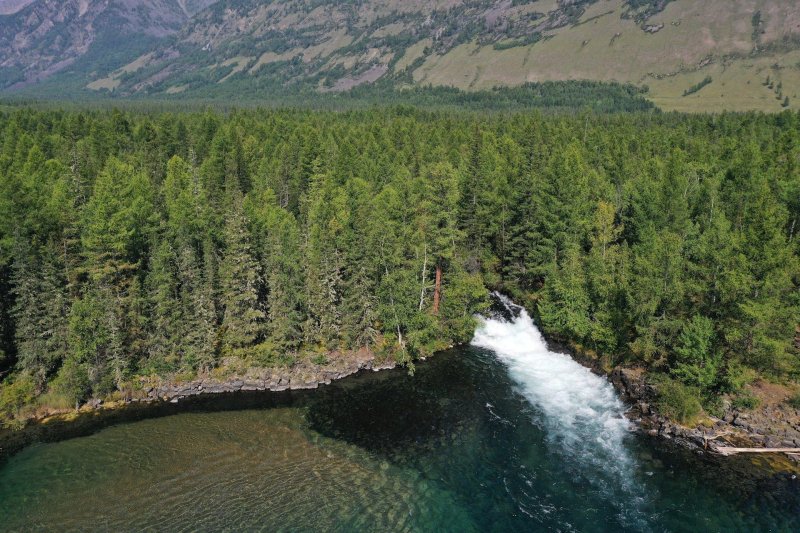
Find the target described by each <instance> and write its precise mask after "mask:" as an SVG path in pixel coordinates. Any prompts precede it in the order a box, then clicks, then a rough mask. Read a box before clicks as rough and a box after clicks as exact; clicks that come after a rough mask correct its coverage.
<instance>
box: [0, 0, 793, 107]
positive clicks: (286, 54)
mask: <svg viewBox="0 0 800 533" xmlns="http://www.w3.org/2000/svg"><path fill="white" fill-rule="evenodd" d="M132 3H134V4H136V3H135V2H131V1H130V0H81V1H78V0H68V1H67V2H66V3H65V4H66V5H67V6H68V8H69V9H72V11H71V12H74V10H75V7H76V6H79V7H81V6H82V7H83V9H84V14H83V15H81V16H80V17H72V18H70V17H68V16H62V19H63V20H61V19H58V20H56V22H57V23H56V22H54V23H53V28H52V29H48V30H47V31H42V29H41V28H42V26H41V25H39V26H35V27H34V26H33V25H27V26H26V25H25V24H23V23H22V22H20V21H23V20H28V19H30V13H34V12H36V11H37V9H44V8H43V6H51V7H52V5H53V4H54V3H53V2H52V1H51V0H33V2H32V3H31V4H29V5H27V6H25V7H23V8H22V9H21V10H19V11H18V12H16V13H15V14H13V15H6V16H0V45H3V44H5V43H6V42H9V39H8V37H7V35H8V34H9V32H8V31H7V30H3V29H2V28H4V27H7V26H13V25H10V24H9V22H13V23H14V24H15V25H16V26H13V27H14V28H17V29H18V31H17V32H16V33H15V34H14V35H15V36H16V38H17V39H19V38H20V37H19V36H20V35H22V36H23V37H27V38H28V39H29V41H31V42H30V45H29V46H28V47H27V48H25V47H22V48H23V50H22V51H21V52H20V51H19V49H20V47H19V46H18V47H17V48H13V47H12V49H13V50H16V52H14V51H12V52H8V51H7V52H5V53H0V69H1V70H0V87H4V91H5V92H9V91H19V90H27V91H33V92H34V93H36V92H39V93H40V94H48V93H47V91H48V89H49V90H50V91H51V93H52V92H62V91H63V88H64V87H69V91H70V92H72V93H82V94H84V95H87V94H93V93H92V91H94V94H95V95H98V96H99V95H105V96H114V97H153V96H159V97H168V98H187V97H192V96H194V97H207V98H225V99H231V98H233V99H237V98H253V99H268V98H270V96H271V95H275V94H278V93H296V92H298V91H300V90H306V91H309V90H310V91H313V92H318V93H325V92H342V91H348V90H350V89H352V88H354V87H357V86H360V85H369V84H375V83H377V82H380V83H381V84H384V85H386V86H391V87H395V88H403V87H409V86H415V85H416V86H424V85H433V86H453V87H457V88H460V89H464V90H467V91H470V90H480V89H491V88H493V87H497V86H510V87H514V86H520V85H523V84H525V83H529V82H540V81H564V80H593V81H607V82H619V83H630V84H634V85H637V86H639V87H647V88H648V89H649V97H650V99H651V100H652V101H654V102H655V103H656V104H657V105H659V106H661V107H663V108H665V109H678V110H683V111H695V110H700V111H702V110H722V109H732V110H749V109H755V110H763V111H779V110H781V109H784V108H786V107H790V108H794V107H795V104H796V102H795V98H796V96H797V94H796V93H797V91H798V89H800V9H798V8H797V7H794V6H791V5H787V3H785V2H781V1H779V0H734V1H730V2H729V1H723V0H709V1H707V2H691V1H689V0H534V1H528V0H502V1H485V0H483V1H481V0H435V1H433V2H422V1H419V0H411V1H408V2H399V1H397V0H355V1H351V2H335V1H331V0H279V1H273V2H262V1H257V0H219V1H214V0H200V1H194V2H192V1H190V0H147V2H146V3H145V4H144V5H142V4H141V3H138V4H139V5H138V7H135V8H134V7H132V6H131V4H132ZM51 11H52V9H51ZM66 11H68V10H66ZM66 11H65V12H66ZM134 15H135V16H134ZM26 16H27V17H28V19H25V17H26ZM42 17H44V15H42ZM98 17H99V19H98ZM103 17H105V18H103ZM97 20H100V21H101V22H102V21H103V20H109V21H110V22H111V24H110V27H112V28H118V30H115V31H116V33H115V35H114V38H113V39H108V38H106V39H105V40H104V39H103V36H102V35H101V34H99V33H97V31H96V27H95V25H94V21H97ZM59 21H60V22H59ZM86 21H91V22H92V24H87V23H86ZM79 22H80V23H79ZM59 24H60V26H59ZM61 27H63V28H67V30H69V31H67V34H68V35H72V36H73V37H72V40H71V41H69V40H66V39H61V40H58V39H53V38H52V37H49V35H50V34H51V33H52V32H53V31H57V30H58V28H61ZM75 28H80V29H82V31H83V33H81V32H80V31H78V30H76V29H75ZM92 29H94V30H95V34H91V30H92ZM36 31H39V33H41V36H40V37H39V38H38V39H37V37H36V36H37V35H39V34H37V33H36ZM70 32H71V33H70ZM137 32H139V34H140V35H141V34H144V35H145V38H144V39H142V38H136V39H134V38H132V37H131V35H133V34H136V33H137ZM74 34H77V35H74ZM48 39H49V41H48ZM23 41H24V39H23ZM40 41H44V42H48V43H55V44H52V46H51V48H52V47H55V49H56V50H63V52H62V54H61V55H58V54H55V53H52V54H50V55H49V56H47V55H45V54H43V53H42V52H41V50H43V49H45V50H47V49H48V48H47V47H43V46H42V45H41V43H40ZM59 43H60V44H61V47H60V48H59V46H58V44H59ZM96 43H106V44H103V46H104V47H105V51H106V53H104V54H102V56H101V57H100V58H98V57H93V56H92V52H94V55H95V56H97V52H96V48H97V47H98V45H97V44H96ZM109 43H110V44H109ZM14 54H16V55H14ZM26 54H27V55H26ZM31 56H34V57H33V58H32V57H31ZM31 59H36V60H37V61H38V62H37V61H31ZM43 59H50V63H48V62H47V61H43ZM56 59H58V61H56ZM64 61H66V63H64ZM23 63H25V64H31V65H33V66H31V67H28V68H27V70H26V69H25V68H24V67H22V66H21V65H22V64H23ZM20 69H22V70H20ZM14 76H16V78H14ZM707 79H708V80H709V81H705V80H707ZM40 82H44V83H40ZM701 82H702V83H701ZM698 85H701V86H700V87H699V88H698V89H696V90H690V89H692V88H693V87H696V86H698Z"/></svg>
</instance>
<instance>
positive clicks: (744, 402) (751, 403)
mask: <svg viewBox="0 0 800 533" xmlns="http://www.w3.org/2000/svg"><path fill="white" fill-rule="evenodd" d="M760 404H761V400H759V399H758V398H757V397H756V396H754V395H753V394H752V393H750V392H744V393H742V394H739V395H738V396H736V397H735V398H734V399H733V401H732V402H731V405H732V406H733V407H734V408H735V409H739V410H744V409H748V410H749V409H755V408H756V407H758V406H759V405H760Z"/></svg>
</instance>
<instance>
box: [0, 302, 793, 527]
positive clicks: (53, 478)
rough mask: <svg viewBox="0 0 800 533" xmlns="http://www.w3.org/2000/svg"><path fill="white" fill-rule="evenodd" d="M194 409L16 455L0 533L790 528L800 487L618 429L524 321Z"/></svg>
mask: <svg viewBox="0 0 800 533" xmlns="http://www.w3.org/2000/svg"><path fill="white" fill-rule="evenodd" d="M203 405H204V406H203V407H202V408H203V409H206V411H197V410H193V411H191V412H186V413H183V414H177V415H171V416H164V417H160V418H152V419H148V420H144V421H139V422H133V423H129V424H122V425H118V426H114V427H110V428H107V429H104V430H102V431H99V432H97V433H95V434H93V435H90V436H88V437H81V438H75V439H70V440H66V441H62V442H58V443H52V444H39V445H35V446H32V447H29V448H27V449H26V450H24V451H23V452H21V453H19V454H17V455H16V456H14V457H12V458H11V459H10V460H8V461H7V462H6V463H5V464H3V465H2V466H0V530H9V531H13V530H47V531H142V530H145V531H224V530H228V531H240V530H248V531H249V530H261V531H437V532H438V531H454V532H455V531H457V532H466V531H498V532H505V531H581V532H583V531H587V532H593V531H687V532H695V531H725V532H729V531H798V530H800V488H799V487H798V481H797V480H792V479H791V477H790V476H789V475H782V474H777V475H766V474H759V475H756V474H754V471H753V469H752V468H751V467H750V464H749V463H748V460H749V459H747V458H741V459H736V460H734V461H727V462H725V467H724V468H720V467H719V465H716V464H715V463H713V462H709V460H707V459H699V458H696V457H694V456H692V455H691V454H689V453H687V452H684V451H682V450H679V449H674V448H672V447H669V446H665V445H664V444H663V443H660V442H658V441H655V440H651V439H646V438H643V437H641V436H637V435H635V434H632V433H630V432H629V431H628V427H627V423H626V422H625V420H624V419H623V418H622V416H621V415H622V412H623V411H624V406H623V405H622V404H621V403H620V402H619V401H618V400H617V398H616V397H615V395H614V393H613V390H612V389H611V387H610V386H609V385H608V384H607V383H606V382H605V381H604V380H603V379H601V378H598V377H596V376H594V375H592V374H591V373H589V372H588V371H587V370H586V369H584V368H582V367H580V366H579V365H577V364H576V363H574V362H573V361H572V360H571V359H569V358H568V357H567V356H564V355H560V354H554V353H552V352H549V351H548V350H547V347H546V345H545V344H544V342H543V341H542V339H541V337H540V336H539V334H538V332H537V330H536V329H535V328H534V327H533V325H532V323H531V322H530V320H529V319H528V318H527V316H525V315H520V316H518V317H517V318H515V319H513V320H511V321H503V320H500V319H496V320H490V321H487V322H486V323H484V324H483V326H482V327H481V328H480V329H479V330H478V331H477V332H476V338H475V341H474V344H473V345H472V346H469V347H463V348H459V349H456V350H451V351H450V352H447V353H444V354H440V355H437V356H436V357H435V358H433V359H431V360H430V361H427V362H425V363H422V364H420V365H418V367H417V372H416V374H415V375H414V376H413V377H411V376H408V375H407V374H406V373H405V372H404V371H403V370H395V371H389V372H380V373H366V374H362V375H359V376H356V377H354V378H349V379H346V380H344V381H342V382H339V383H336V384H334V385H332V386H329V387H323V388H321V389H320V390H318V391H314V392H311V393H290V394H284V395H277V396H276V395H268V394H247V395H239V396H234V397H229V398H226V399H218V400H216V401H214V402H213V403H212V404H203ZM209 409H213V410H209Z"/></svg>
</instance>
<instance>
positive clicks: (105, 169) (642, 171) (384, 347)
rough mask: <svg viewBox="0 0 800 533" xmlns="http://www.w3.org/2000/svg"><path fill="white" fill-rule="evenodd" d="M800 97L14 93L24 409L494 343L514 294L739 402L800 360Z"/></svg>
mask: <svg viewBox="0 0 800 533" xmlns="http://www.w3.org/2000/svg"><path fill="white" fill-rule="evenodd" d="M798 233H800V117H798V115H797V114H794V113H790V112H784V113H782V114H780V115H776V116H764V115H755V114H750V115H736V114H734V115H725V114H723V115H719V116H685V115H671V114H652V113H641V114H627V115H599V114H593V113H589V112H586V113H580V114H570V115H557V116H553V115H542V114H536V113H515V114H506V115H502V114H495V115H485V114H478V113H476V114H469V113H460V114H454V113H449V112H446V111H419V110H413V109H411V108H405V107H395V108H385V109H375V110H361V111H350V112H344V113H334V112H312V111H301V110H247V111H232V112H230V113H227V114H223V113H218V112H215V111H205V112H188V113H159V114H148V113H146V112H135V111H127V112H125V111H118V110H116V111H111V110H95V111H56V110H33V109H25V108H20V109H8V110H6V111H3V112H2V114H0V328H2V329H0V379H2V382H1V383H0V417H2V418H3V419H4V420H5V422H6V423H13V422H14V420H18V419H20V418H21V417H23V416H24V415H25V412H26V409H30V408H32V406H35V405H44V404H54V405H75V404H79V403H82V402H84V401H86V400H87V399H89V398H92V397H97V398H103V397H107V396H109V395H113V394H118V393H120V392H124V391H126V390H129V389H130V388H131V387H135V386H136V383H137V380H138V379H139V378H140V377H141V376H173V377H176V376H177V377H180V376H184V377H187V378H188V377H191V376H194V375H196V374H198V373H199V374H203V373H207V372H209V371H212V370H213V369H215V368H218V367H220V366H221V365H224V364H228V363H227V362H230V361H237V362H238V364H242V365H250V366H260V367H272V366H288V365H292V364H293V362H295V361H298V360H317V359H319V358H324V357H326V356H328V355H330V354H334V353H341V352H347V351H352V350H357V349H361V348H366V349H369V350H371V351H373V352H375V353H380V354H384V355H385V356H386V357H393V358H395V359H396V360H398V361H401V362H405V363H408V364H411V363H412V361H413V360H414V359H416V358H418V357H421V356H427V355H430V354H431V353H433V352H434V351H436V350H440V349H443V348H446V347H447V346H449V345H451V344H454V343H460V342H466V341H469V339H470V338H471V336H472V333H473V331H474V327H475V318H474V316H475V315H476V314H477V313H481V312H483V311H485V310H486V309H487V308H488V306H489V304H490V299H489V292H490V290H500V291H503V292H505V293H508V294H510V295H512V296H513V297H514V298H515V299H516V300H517V301H519V302H521V303H524V304H525V305H526V306H527V307H528V308H529V309H531V310H532V311H533V314H534V316H535V317H536V318H537V320H538V321H539V322H540V324H541V326H542V328H543V330H544V331H545V332H546V333H547V334H548V335H549V336H550V337H551V338H552V339H557V340H560V341H562V342H565V343H568V344H572V345H574V346H579V347H581V348H582V349H583V350H585V351H588V352H593V353H596V354H600V355H601V356H602V357H604V358H606V359H607V360H608V361H609V362H610V363H611V364H618V363H622V362H627V363H639V364H641V365H642V366H644V367H646V368H647V369H649V370H650V371H651V372H652V373H653V375H658V376H662V377H663V378H664V379H668V380H669V381H670V383H672V384H673V385H674V387H677V388H678V389H680V391H682V392H687V393H689V394H690V395H692V396H694V397H696V398H698V399H700V401H702V402H703V403H704V405H705V406H706V407H707V409H713V408H714V401H715V398H717V397H718V396H719V394H720V393H732V394H735V393H736V392H737V391H738V390H741V388H742V387H743V386H744V385H745V384H746V383H747V382H748V381H750V380H752V379H754V378H755V377H756V376H758V375H763V376H769V377H772V378H775V379H788V380H791V379H796V378H797V377H798V376H800V359H799V358H798V357H800V353H799V352H798V341H797V336H798V335H800V334H798V333H797V329H796V328H797V327H798V323H800V260H799V256H800V237H798Z"/></svg>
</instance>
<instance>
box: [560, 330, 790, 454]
mask: <svg viewBox="0 0 800 533" xmlns="http://www.w3.org/2000/svg"><path fill="white" fill-rule="evenodd" d="M552 345H553V348H554V349H555V350H557V351H558V350H560V351H565V352H567V353H569V354H570V356H572V358H573V359H575V361H577V362H579V363H581V364H582V365H584V366H586V367H588V368H590V369H591V370H592V371H593V372H595V373H596V374H599V375H603V376H606V377H607V378H608V380H609V381H610V382H611V384H612V385H613V386H614V388H615V389H616V391H617V393H618V394H619V395H620V397H621V398H622V400H623V401H624V402H625V403H626V404H627V405H628V406H629V409H628V411H627V412H626V416H627V417H628V418H629V419H630V420H631V422H633V424H634V427H635V428H636V429H637V430H638V431H641V432H643V433H646V434H647V435H649V436H651V437H656V438H660V439H665V440H668V441H672V442H674V443H675V444H677V445H679V446H682V447H684V448H688V449H690V450H693V451H696V452H698V453H704V454H709V453H710V454H715V455H718V454H719V453H720V448H722V447H729V446H730V447H741V448H800V410H798V409H794V408H792V407H790V406H788V405H786V404H785V402H781V401H779V402H768V403H766V404H764V405H761V406H759V407H758V408H755V409H752V410H748V411H741V410H738V409H736V408H734V407H732V406H729V407H728V408H727V409H726V411H725V413H724V416H723V417H722V418H716V417H713V416H707V417H706V418H705V419H704V420H703V421H702V422H701V423H699V424H697V425H696V426H691V427H688V426H684V425H682V424H679V423H677V422H675V421H673V420H670V419H669V418H668V417H666V416H664V415H663V414H661V413H659V412H658V410H657V408H656V407H655V401H656V398H657V393H656V390H655V388H654V387H653V385H652V384H650V383H648V381H647V379H646V374H645V372H644V371H643V370H642V369H640V368H635V367H623V366H616V367H613V368H611V369H608V368H605V367H604V366H603V365H602V363H601V361H600V360H599V359H598V358H597V357H593V356H592V355H591V354H588V353H586V352H584V351H583V350H581V349H580V348H579V347H576V346H571V345H567V344H563V343H560V342H558V341H554V342H552ZM765 387H766V385H765ZM786 459H788V461H787V460H786ZM772 463H773V464H774V465H775V466H778V467H781V468H785V467H786V466H787V464H788V465H790V466H791V468H792V469H793V470H798V469H800V456H798V455H794V454H786V455H785V456H782V457H779V458H777V459H776V460H775V461H772Z"/></svg>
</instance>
